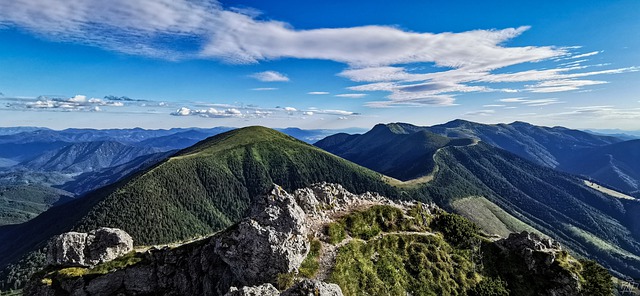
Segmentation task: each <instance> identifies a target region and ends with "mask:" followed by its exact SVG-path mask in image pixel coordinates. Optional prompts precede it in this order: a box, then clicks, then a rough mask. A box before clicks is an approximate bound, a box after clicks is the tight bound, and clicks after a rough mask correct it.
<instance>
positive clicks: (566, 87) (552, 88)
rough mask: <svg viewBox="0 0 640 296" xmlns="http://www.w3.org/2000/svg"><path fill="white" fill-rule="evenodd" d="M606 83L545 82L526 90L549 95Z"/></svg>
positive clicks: (581, 81) (584, 81) (578, 81)
mask: <svg viewBox="0 0 640 296" xmlns="http://www.w3.org/2000/svg"><path fill="white" fill-rule="evenodd" d="M606 83H608V82H606V81H596V80H569V79H564V80H547V81H543V82H540V83H537V84H534V85H528V86H527V87H528V90H529V91H531V92H534V93H550V92H564V91H572V90H579V89H581V88H582V87H584V86H589V85H599V84H606Z"/></svg>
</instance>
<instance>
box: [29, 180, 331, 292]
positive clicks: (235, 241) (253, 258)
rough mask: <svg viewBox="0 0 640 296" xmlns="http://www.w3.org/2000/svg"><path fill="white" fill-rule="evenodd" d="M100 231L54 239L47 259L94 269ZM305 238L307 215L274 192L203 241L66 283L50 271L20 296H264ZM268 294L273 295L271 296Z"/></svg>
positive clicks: (297, 257)
mask: <svg viewBox="0 0 640 296" xmlns="http://www.w3.org/2000/svg"><path fill="white" fill-rule="evenodd" d="M104 231H105V230H98V231H95V232H91V233H89V234H79V233H66V234H63V235H61V236H60V237H58V238H57V239H56V240H55V241H56V242H57V243H58V244H60V245H61V247H59V248H55V249H56V250H57V251H55V252H54V253H53V255H52V257H54V258H72V259H73V260H71V259H70V260H67V261H65V262H73V264H66V265H64V266H70V265H73V266H81V267H86V266H92V265H87V262H94V261H91V260H94V258H96V256H94V254H104V252H102V253H94V250H103V249H105V248H103V247H102V245H100V244H95V243H96V242H97V240H96V239H100V240H104V238H108V237H109V236H108V235H103V234H102V233H103V232H104ZM307 235H308V226H307V215H306V214H305V212H304V211H303V210H302V208H300V206H299V205H298V203H297V202H296V199H295V197H294V196H293V195H291V194H288V193H287V192H285V191H284V190H283V189H282V188H281V187H279V186H277V185H274V187H273V189H272V190H271V192H270V193H269V194H268V195H266V196H262V197H257V198H256V199H255V200H254V203H253V205H252V207H251V209H250V210H249V216H248V217H247V218H245V219H243V220H242V221H240V222H239V223H238V224H236V225H234V226H232V227H230V228H229V229H227V230H225V231H223V232H221V233H218V234H216V235H214V236H212V237H210V238H207V239H203V240H199V241H195V242H192V243H187V244H184V245H181V246H178V247H173V248H172V247H162V248H155V247H154V248H151V249H149V250H147V251H145V252H142V253H136V254H135V256H136V258H137V260H133V261H134V262H133V263H124V264H125V266H124V267H121V268H119V269H117V270H112V271H109V272H108V273H106V274H100V273H98V272H96V271H94V270H93V269H86V270H85V274H87V275H89V274H90V276H83V275H80V276H77V277H71V278H70V277H67V276H56V275H57V273H56V272H53V273H50V274H49V275H48V276H50V278H45V279H44V280H43V279H34V280H32V281H31V282H30V283H29V284H28V285H27V287H26V289H25V292H26V295H114V294H119V293H120V294H125V295H146V294H153V295H225V294H226V293H229V295H263V294H264V295H271V294H269V293H271V292H274V291H273V289H271V288H273V286H271V285H270V284H275V283H276V280H277V276H278V275H279V274H284V273H290V272H294V273H295V272H297V270H298V268H299V267H300V264H301V263H302V261H303V260H304V259H305V257H306V256H307V253H308V252H309V240H308V237H307ZM90 237H91V238H92V239H89V238H90ZM69 245H73V246H75V247H73V248H69V247H67V246H69ZM80 250H82V251H80ZM60 254H66V255H64V256H63V255H60ZM87 254H88V255H87ZM82 256H84V257H82ZM97 258H106V257H104V256H102V257H101V256H98V257H97ZM65 260H66V259H65ZM88 260H89V261H88ZM54 261H55V260H54ZM54 261H52V262H54ZM58 261H60V262H61V261H63V260H58ZM55 262H57V261H55ZM80 263H82V264H80ZM47 283H48V284H47ZM264 284H269V285H264ZM251 286H253V287H251ZM231 287H243V288H240V289H235V288H234V289H231ZM301 287H302V288H304V287H318V289H322V290H326V291H333V289H334V288H335V287H333V286H332V285H327V284H322V283H321V282H318V283H316V282H313V283H310V284H305V285H304V286H301ZM269 291H271V292H269ZM263 292H264V293H263ZM275 292H276V294H274V295H279V292H278V291H277V290H275ZM238 293H239V294H238ZM252 293H253V294H252ZM256 293H261V294H256ZM265 293H266V294H265ZM328 293H329V292H328ZM289 295H303V294H289ZM321 295H325V294H321ZM326 295H341V294H331V293H329V294H326Z"/></svg>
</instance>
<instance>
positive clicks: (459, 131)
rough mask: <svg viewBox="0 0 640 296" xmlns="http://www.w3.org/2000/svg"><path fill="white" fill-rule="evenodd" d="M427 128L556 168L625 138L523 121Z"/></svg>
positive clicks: (456, 124) (459, 123)
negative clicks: (587, 151)
mask: <svg viewBox="0 0 640 296" xmlns="http://www.w3.org/2000/svg"><path fill="white" fill-rule="evenodd" d="M427 129H428V130H429V131H431V132H434V133H436V134H440V135H444V136H447V137H469V138H475V139H479V140H482V141H483V142H485V143H487V144H490V145H493V146H495V147H498V148H502V149H504V150H507V151H509V152H511V153H514V154H516V155H519V156H521V157H524V158H525V159H528V160H531V161H533V162H536V163H538V164H541V165H544V166H548V167H552V168H555V167H557V166H558V165H560V164H561V163H562V161H563V160H565V159H567V158H569V157H571V156H573V155H574V153H575V152H577V151H581V150H583V149H588V148H593V147H599V146H604V145H609V144H613V143H618V142H621V141H622V140H620V139H618V138H615V137H611V136H602V135H594V134H590V133H586V132H583V131H579V130H572V129H568V128H564V127H543V126H535V125H531V124H529V123H526V122H519V121H516V122H513V123H511V124H481V123H475V122H470V121H465V120H459V119H458V120H454V121H450V122H447V123H445V124H441V125H434V126H431V127H428V128H427Z"/></svg>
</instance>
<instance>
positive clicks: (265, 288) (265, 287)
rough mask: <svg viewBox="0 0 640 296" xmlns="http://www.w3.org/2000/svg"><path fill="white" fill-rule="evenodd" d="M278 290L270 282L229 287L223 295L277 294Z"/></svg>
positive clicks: (256, 295)
mask: <svg viewBox="0 0 640 296" xmlns="http://www.w3.org/2000/svg"><path fill="white" fill-rule="evenodd" d="M278 295H280V291H278V289H276V288H275V287H274V286H273V285H272V284H269V283H267V284H262V285H260V286H252V287H242V288H240V289H238V288H236V287H231V289H229V292H228V293H227V294H224V296H278Z"/></svg>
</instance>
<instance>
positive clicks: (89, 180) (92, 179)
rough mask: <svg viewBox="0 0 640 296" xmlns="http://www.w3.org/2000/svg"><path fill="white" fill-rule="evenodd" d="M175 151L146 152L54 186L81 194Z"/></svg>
mask: <svg viewBox="0 0 640 296" xmlns="http://www.w3.org/2000/svg"><path fill="white" fill-rule="evenodd" d="M174 153H176V151H175V150H172V151H168V152H158V153H153V154H146V155H143V156H140V157H138V158H135V159H133V160H132V161H130V162H127V163H124V164H121V165H117V166H114V167H108V168H103V169H101V170H98V171H92V172H86V173H83V174H81V175H79V176H77V177H75V178H73V180H71V181H68V182H66V183H64V184H62V185H57V186H54V187H57V188H61V189H64V190H66V191H69V192H72V193H74V194H75V195H77V196H80V195H82V194H84V193H87V192H89V191H92V190H95V189H98V188H100V187H104V186H107V185H110V184H113V183H115V182H117V181H118V180H120V179H123V178H125V177H127V176H129V175H131V174H134V173H136V172H138V171H141V170H145V169H147V168H149V167H151V166H153V165H155V164H156V163H158V162H161V161H163V160H165V159H167V158H169V157H170V156H171V155H173V154H174Z"/></svg>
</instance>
